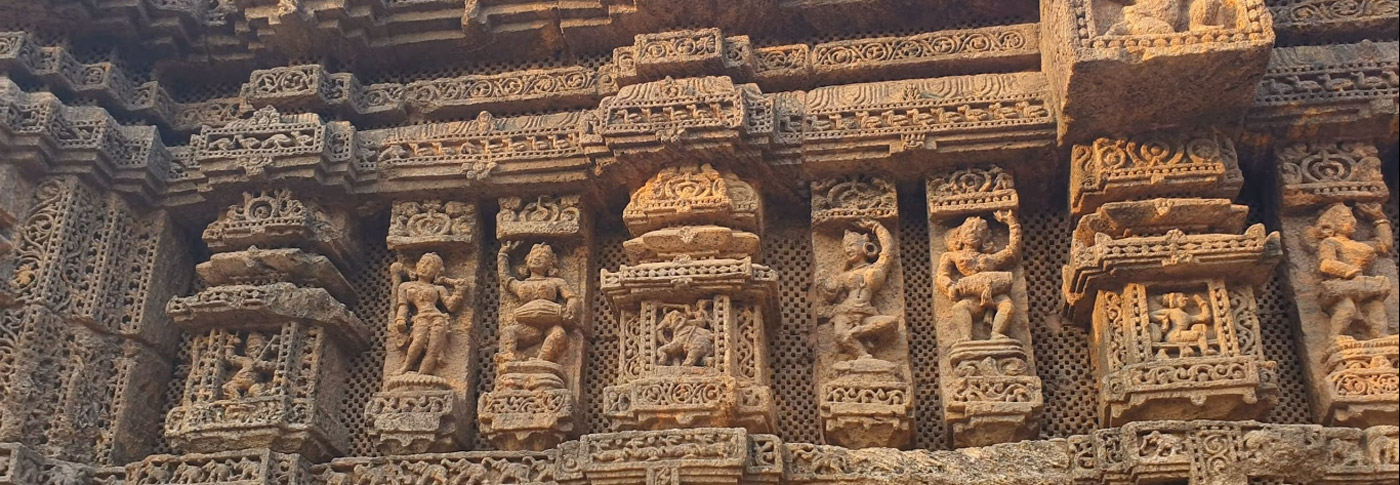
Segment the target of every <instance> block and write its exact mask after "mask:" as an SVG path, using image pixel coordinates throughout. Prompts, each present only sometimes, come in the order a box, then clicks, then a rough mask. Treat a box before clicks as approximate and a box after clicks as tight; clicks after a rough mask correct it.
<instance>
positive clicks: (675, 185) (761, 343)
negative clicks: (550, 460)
mask: <svg viewBox="0 0 1400 485" xmlns="http://www.w3.org/2000/svg"><path fill="white" fill-rule="evenodd" d="M762 213H763V206H762V200H761V199H760V198H759V195H758V192H757V191H756V190H755V189H754V187H753V186H751V185H749V184H748V183H747V182H744V181H742V180H740V179H739V178H738V177H737V176H736V175H734V174H733V173H730V172H724V171H720V170H717V169H715V168H714V167H712V166H710V165H709V164H703V165H680V166H674V167H670V168H665V169H662V170H661V171H660V172H659V173H657V174H656V176H654V177H652V178H651V180H649V181H648V182H647V183H646V185H644V186H642V187H641V188H640V189H637V191H636V192H633V194H632V198H631V201H630V202H629V203H628V204H627V208H626V209H625V210H624V211H623V214H622V218H623V222H624V223H625V224H627V228H628V229H629V230H630V231H631V233H632V235H633V238H632V239H630V240H628V241H626V242H625V243H624V244H623V249H624V251H625V252H626V253H627V256H628V258H629V259H630V260H631V261H632V264H631V265H623V266H622V267H620V268H618V270H617V271H607V270H604V271H603V272H602V280H601V285H600V289H601V290H602V291H603V293H604V294H605V295H607V296H608V297H609V298H610V299H612V301H613V304H614V305H615V306H616V307H617V308H619V309H620V313H621V315H620V321H621V330H620V332H621V336H620V342H619V344H620V347H621V358H620V362H619V366H620V368H619V375H618V379H617V381H616V383H615V384H614V385H612V386H609V387H607V388H605V389H604V391H603V393H604V395H603V412H604V414H605V415H606V416H608V417H609V418H611V419H612V420H613V422H614V423H616V424H617V425H618V426H620V427H622V428H624V429H640V430H660V429H668V428H692V427H707V426H716V427H735V426H738V427H745V428H748V429H750V430H751V431H754V432H765V431H767V430H770V429H772V427H773V423H774V414H773V413H774V409H773V391H772V389H771V388H770V387H769V386H770V383H769V381H770V376H769V367H768V344H767V333H768V328H767V327H766V323H767V322H768V321H769V319H771V318H773V316H772V315H773V313H772V309H771V306H770V305H771V302H770V298H771V296H772V295H773V294H774V292H775V291H776V290H777V274H776V273H775V272H774V271H773V270H772V269H770V268H768V267H767V266H763V265H761V264H758V263H756V262H755V261H754V260H755V259H756V258H757V256H758V253H759V251H758V250H759V239H760V237H761V236H760V234H761V233H760V232H759V231H761V229H762V227H763V224H762Z"/></svg>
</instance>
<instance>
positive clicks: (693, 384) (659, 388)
mask: <svg viewBox="0 0 1400 485" xmlns="http://www.w3.org/2000/svg"><path fill="white" fill-rule="evenodd" d="M674 369H675V370H677V371H691V370H692V369H688V368H674ZM693 370H694V372H688V373H686V374H682V373H681V372H675V373H674V375H658V376H656V377H645V378H641V379H637V380H635V381H632V382H630V383H627V384H624V385H620V386H609V387H607V388H606V389H604V390H603V393H604V395H605V396H606V397H605V398H604V402H606V403H608V405H607V408H606V412H608V414H609V416H610V417H612V418H613V419H616V420H618V421H619V422H621V423H622V425H623V426H624V427H629V428H634V429H656V428H669V427H681V428H695V427H715V426H729V425H730V424H731V423H733V421H734V417H735V408H737V407H738V401H739V389H738V380H737V379H735V378H734V377H732V376H727V375H722V374H719V373H717V372H713V371H709V372H706V369H702V368H694V369H693Z"/></svg>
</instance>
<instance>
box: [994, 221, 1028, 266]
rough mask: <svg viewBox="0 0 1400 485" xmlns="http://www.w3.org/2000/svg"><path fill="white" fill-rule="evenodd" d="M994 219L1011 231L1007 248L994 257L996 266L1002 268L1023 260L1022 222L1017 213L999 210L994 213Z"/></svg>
mask: <svg viewBox="0 0 1400 485" xmlns="http://www.w3.org/2000/svg"><path fill="white" fill-rule="evenodd" d="M992 217H995V218H996V219H997V220H998V221H1001V223H1002V224H1006V228H1007V230H1008V231H1009V237H1008V238H1007V242H1006V247H1004V248H1002V249H1001V251H997V252H996V254H995V255H993V257H992V258H993V259H994V260H995V261H996V265H997V266H1002V265H1005V264H1008V263H1012V262H1014V261H1017V260H1019V259H1021V221H1020V220H1017V218H1016V213H1015V212H1013V211H1010V210H999V211H996V212H994V213H992Z"/></svg>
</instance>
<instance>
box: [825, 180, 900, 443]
mask: <svg viewBox="0 0 1400 485" xmlns="http://www.w3.org/2000/svg"><path fill="white" fill-rule="evenodd" d="M898 222H899V206H898V203H897V198H896V194H895V187H894V185H893V184H891V183H890V182H888V181H887V180H885V179H882V178H876V177H868V176H851V177H845V178H835V179H827V180H822V181H819V182H814V183H813V184H812V225H813V230H812V258H813V259H814V260H815V265H816V267H817V268H818V269H817V270H816V272H815V274H814V275H813V281H812V297H811V299H812V301H813V302H815V305H813V307H812V311H813V316H814V317H815V321H816V323H817V325H816V328H815V329H814V331H813V334H812V342H813V352H814V353H815V354H816V356H817V363H816V379H815V381H816V386H817V389H816V391H817V405H818V408H819V409H818V412H819V415H820V417H821V420H822V437H823V439H824V440H825V441H826V442H827V443H830V444H836V445H841V446H846V447H850V448H869V447H888V448H899V447H903V446H906V445H907V444H908V443H909V438H910V436H911V435H912V432H913V410H914V379H913V372H912V371H911V369H910V366H909V330H908V326H907V325H906V324H905V321H904V298H903V295H904V276H903V271H902V270H901V268H900V265H899V247H898V244H897V243H896V241H895V239H894V236H893V234H894V233H896V232H898Z"/></svg>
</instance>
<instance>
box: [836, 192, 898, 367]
mask: <svg viewBox="0 0 1400 485" xmlns="http://www.w3.org/2000/svg"><path fill="white" fill-rule="evenodd" d="M856 227H857V228H858V229H860V230H859V231H855V230H846V233H845V234H844V235H843V236H842V238H841V253H842V256H844V258H845V260H844V261H843V262H842V268H841V272H840V273H837V274H836V275H834V276H833V275H829V274H826V275H820V276H818V278H817V282H816V289H817V292H818V294H819V295H820V296H821V297H822V298H823V299H824V300H826V302H827V303H831V304H834V305H833V306H832V307H830V308H829V315H830V318H831V324H832V327H833V329H832V330H833V333H834V335H835V337H836V344H837V345H838V346H839V347H840V350H841V351H842V352H844V353H846V354H847V355H851V356H854V357H856V358H869V357H872V355H871V352H870V349H871V347H873V346H874V345H876V344H875V342H876V341H878V340H880V339H883V338H886V337H888V336H889V335H890V334H892V333H894V332H895V331H896V330H897V329H898V325H899V317H898V316H896V315H883V314H881V313H880V311H879V310H878V309H876V308H875V305H874V304H873V303H872V301H873V300H874V298H875V294H876V293H877V292H879V291H880V290H882V289H884V288H885V280H886V279H887V278H888V277H889V273H890V268H891V266H893V264H894V237H893V236H892V235H890V231H889V229H886V228H885V226H884V225H882V224H880V223H879V222H877V221H875V220H871V219H864V220H861V221H860V222H858V223H856ZM872 233H873V234H874V236H875V240H874V241H872V240H871V239H870V235H871V234H872ZM823 313H828V312H823Z"/></svg>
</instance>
